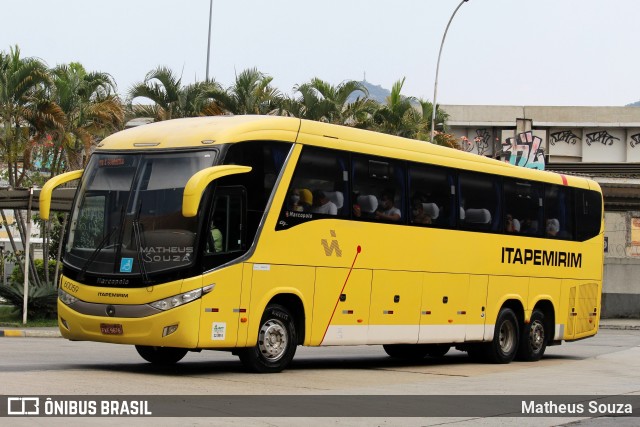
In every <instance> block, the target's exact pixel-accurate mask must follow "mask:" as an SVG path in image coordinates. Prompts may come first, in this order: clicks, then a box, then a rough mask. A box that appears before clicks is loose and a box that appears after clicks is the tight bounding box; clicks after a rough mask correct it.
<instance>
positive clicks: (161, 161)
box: [64, 151, 216, 282]
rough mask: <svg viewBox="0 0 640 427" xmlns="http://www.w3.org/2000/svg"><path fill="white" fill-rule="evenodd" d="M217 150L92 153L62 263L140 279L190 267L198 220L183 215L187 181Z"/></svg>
mask: <svg viewBox="0 0 640 427" xmlns="http://www.w3.org/2000/svg"><path fill="white" fill-rule="evenodd" d="M215 158H216V152H215V151H197V152H182V153H162V154H147V153H135V154H101V153H94V155H93V156H92V157H91V161H90V162H89V165H88V166H87V169H86V171H85V179H84V180H83V182H82V185H81V187H80V189H79V193H78V195H77V199H76V200H77V201H76V205H75V207H74V210H73V213H72V218H71V226H70V230H69V239H68V242H67V246H66V254H65V257H64V262H65V263H66V264H67V265H69V266H73V267H75V268H76V269H79V270H80V274H81V275H84V274H85V273H90V274H94V275H109V276H113V275H116V276H123V275H124V276H127V277H131V276H138V277H140V276H141V277H142V278H143V282H146V279H147V277H148V276H147V275H148V274H152V273H156V272H160V271H167V270H174V269H178V268H184V267H187V266H190V265H191V264H192V263H193V261H194V254H195V249H194V247H195V244H196V234H197V233H196V232H197V227H198V218H197V217H194V218H185V217H183V216H182V213H181V209H182V195H183V192H184V187H185V185H186V183H187V181H188V180H189V178H190V177H191V176H192V175H193V174H194V173H196V172H198V171H199V170H202V169H204V168H206V167H209V166H212V165H213V163H214V161H215Z"/></svg>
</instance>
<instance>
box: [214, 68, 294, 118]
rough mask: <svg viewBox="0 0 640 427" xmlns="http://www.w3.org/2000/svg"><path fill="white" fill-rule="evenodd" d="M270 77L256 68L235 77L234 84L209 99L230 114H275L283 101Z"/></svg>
mask: <svg viewBox="0 0 640 427" xmlns="http://www.w3.org/2000/svg"><path fill="white" fill-rule="evenodd" d="M272 81H273V77H270V76H268V75H266V74H264V73H262V72H260V71H258V70H257V69H256V68H249V69H246V70H244V71H242V72H241V73H240V74H238V75H236V79H235V82H234V83H233V84H232V85H231V86H230V87H229V88H228V89H227V90H226V91H225V92H224V93H221V94H218V95H217V96H211V97H210V99H211V100H212V101H214V102H215V103H216V104H217V105H219V106H220V108H222V109H223V110H224V111H226V112H227V113H231V114H275V113H276V112H277V111H278V110H279V109H280V105H281V103H282V101H283V99H284V98H283V97H282V95H281V94H280V91H278V90H277V89H276V88H274V87H273V86H271V82H272Z"/></svg>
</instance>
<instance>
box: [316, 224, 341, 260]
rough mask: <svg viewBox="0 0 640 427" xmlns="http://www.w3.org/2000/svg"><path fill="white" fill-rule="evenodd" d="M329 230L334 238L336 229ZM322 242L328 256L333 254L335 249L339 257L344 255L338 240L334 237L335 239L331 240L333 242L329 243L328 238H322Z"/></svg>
mask: <svg viewBox="0 0 640 427" xmlns="http://www.w3.org/2000/svg"><path fill="white" fill-rule="evenodd" d="M329 232H330V233H331V237H333V238H335V237H336V232H335V231H334V230H329ZM320 243H321V244H322V247H323V248H324V254H325V255H326V256H331V255H333V252H334V251H335V253H336V256H337V257H341V256H342V249H340V245H339V244H338V241H337V240H335V239H334V240H332V241H331V244H329V242H328V241H327V239H322V240H320Z"/></svg>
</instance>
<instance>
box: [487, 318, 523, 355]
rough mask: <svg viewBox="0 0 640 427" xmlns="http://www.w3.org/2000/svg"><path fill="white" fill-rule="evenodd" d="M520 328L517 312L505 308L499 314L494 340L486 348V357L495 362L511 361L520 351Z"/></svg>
mask: <svg viewBox="0 0 640 427" xmlns="http://www.w3.org/2000/svg"><path fill="white" fill-rule="evenodd" d="M518 338H519V328H518V320H517V318H516V315H515V313H514V312H513V310H511V309H510V308H503V309H502V310H500V313H499V314H498V320H497V321H496V326H495V330H494V332H493V341H491V342H490V343H489V344H488V345H487V347H486V348H485V350H486V358H487V360H488V361H489V362H493V363H509V362H511V361H512V360H513V359H514V357H515V356H516V352H517V351H518Z"/></svg>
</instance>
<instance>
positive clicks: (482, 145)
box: [460, 129, 491, 156]
mask: <svg viewBox="0 0 640 427" xmlns="http://www.w3.org/2000/svg"><path fill="white" fill-rule="evenodd" d="M461 139H462V144H461V146H460V148H462V150H463V151H466V152H468V153H471V152H473V153H475V154H479V155H481V156H484V155H487V154H489V141H490V140H491V134H490V133H489V132H488V131H487V130H486V129H476V136H475V137H474V138H473V140H470V139H469V138H467V137H466V136H463V137H462V138H461Z"/></svg>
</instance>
